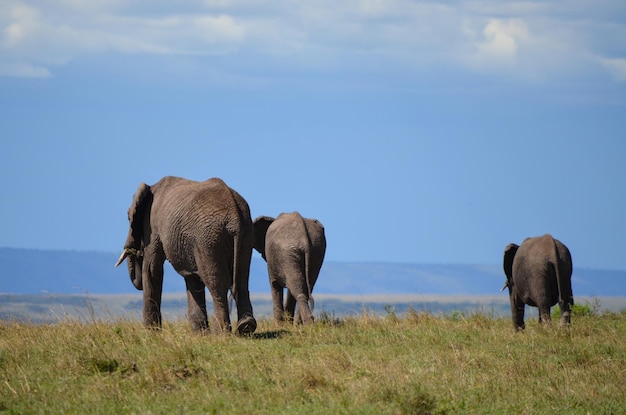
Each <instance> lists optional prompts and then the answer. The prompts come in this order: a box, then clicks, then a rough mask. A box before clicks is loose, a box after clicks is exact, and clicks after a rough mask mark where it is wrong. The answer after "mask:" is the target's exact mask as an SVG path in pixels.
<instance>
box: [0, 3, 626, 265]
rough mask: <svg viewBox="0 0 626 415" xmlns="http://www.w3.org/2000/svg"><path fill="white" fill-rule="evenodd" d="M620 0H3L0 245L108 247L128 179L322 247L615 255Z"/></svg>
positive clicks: (624, 84) (621, 122)
mask: <svg viewBox="0 0 626 415" xmlns="http://www.w3.org/2000/svg"><path fill="white" fill-rule="evenodd" d="M625 39H626V3H624V2H623V1H621V0H616V1H611V0H606V1H603V0H599V1H591V0H589V1H587V0H578V1H576V0H572V1H558V2H557V1H520V2H515V1H456V2H455V1H451V2H436V1H392V0H378V1H376V0H363V1H357V0H345V1H315V2H295V1H282V0H272V1H264V0H247V1H238V0H232V1H230V0H214V1H213V0H206V1H179V2H170V1H133V2H130V1H127V0H109V1H100V0H93V1H88V2H87V1H76V0H58V1H14V0H5V1H3V2H1V3H0V180H2V182H1V186H2V193H3V201H4V203H2V204H1V205H0V206H1V207H0V226H1V227H0V229H1V231H0V246H3V247H26V248H41V249H75V250H98V251H111V252H117V251H119V250H120V249H121V247H122V244H123V242H124V239H125V237H126V232H127V221H126V210H127V208H128V206H129V204H130V201H131V199H132V194H133V193H134V191H135V189H136V188H137V185H138V184H139V183H140V182H142V181H143V182H146V183H154V182H156V181H158V180H159V179H160V178H161V177H162V176H165V175H177V176H183V177H187V178H191V179H195V180H204V179H206V178H209V177H216V176H217V177H222V178H223V179H224V180H225V181H226V182H227V183H228V184H230V185H231V187H233V188H235V189H236V190H238V191H239V192H240V193H241V194H242V195H243V196H244V197H245V198H246V199H247V201H248V203H249V204H250V207H251V210H252V215H253V217H254V216H258V215H277V214H278V213H280V212H283V211H293V210H298V211H300V212H301V213H303V214H304V215H305V216H309V217H316V218H318V219H320V220H321V221H322V222H323V223H324V225H325V226H326V231H327V238H328V252H327V259H328V260H336V261H389V262H431V263H432V262H434V263H442V262H448V263H488V264H497V263H500V262H501V258H502V251H503V248H504V246H505V245H506V244H507V243H509V242H518V243H519V242H521V241H522V240H523V239H524V238H525V237H527V236H534V235H540V234H543V233H547V232H549V233H552V234H553V235H554V236H556V237H557V238H559V239H561V240H562V241H563V242H565V243H566V244H567V245H568V246H569V247H570V249H571V251H572V254H573V257H574V265H575V266H577V265H578V266H585V267H599V268H611V269H626V256H625V255H624V252H626V238H624V235H625V234H626V219H625V216H624V212H626V185H625V183H626V166H625V163H624V161H625V160H626V42H625V41H624V40H625Z"/></svg>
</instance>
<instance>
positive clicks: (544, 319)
mask: <svg viewBox="0 0 626 415" xmlns="http://www.w3.org/2000/svg"><path fill="white" fill-rule="evenodd" d="M539 323H540V324H541V323H545V324H550V323H552V316H551V315H550V307H549V306H545V305H544V306H539Z"/></svg>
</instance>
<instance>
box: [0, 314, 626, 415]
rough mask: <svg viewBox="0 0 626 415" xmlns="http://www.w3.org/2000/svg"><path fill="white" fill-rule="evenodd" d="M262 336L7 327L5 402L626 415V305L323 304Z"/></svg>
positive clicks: (20, 407)
mask: <svg viewBox="0 0 626 415" xmlns="http://www.w3.org/2000/svg"><path fill="white" fill-rule="evenodd" d="M319 320H320V321H318V322H316V323H315V324H314V325H312V326H309V327H304V328H302V327H300V328H294V327H292V326H286V325H277V324H275V323H274V322H272V321H270V320H261V321H260V322H259V328H258V330H257V333H255V335H254V336H252V337H237V336H234V335H210V336H204V337H202V336H196V335H192V334H191V333H190V331H189V328H188V325H187V323H186V322H185V321H178V322H170V323H166V325H165V326H164V328H163V330H162V331H161V332H154V331H148V330H145V329H144V328H143V327H141V325H140V324H139V323H137V322H134V321H124V320H119V321H115V322H93V323H85V322H82V323H78V322H72V321H67V322H63V323H58V324H52V325H30V324H19V323H6V322H5V323H2V324H1V325H0V412H2V413H24V414H25V413H28V414H32V413H46V414H51V413H52V414H55V413H63V414H66V413H81V414H82V413H90V414H97V413H128V414H132V413H137V414H143V413H152V414H172V413H185V414H186V413H198V414H200V413H203V414H204V413H242V414H249V413H260V414H266V413H267V414H269V413H272V414H274V413H290V414H291V413H303V414H304V413H306V414H316V413H319V414H322V413H324V414H328V413H333V414H370V413H371V414H411V413H412V414H427V413H429V414H444V413H447V414H458V413H468V414H471V413H476V414H484V413H490V414H515V413H520V414H522V413H524V414H526V413H568V414H587V413H594V414H595V413H599V414H603V413H607V414H608V413H615V414H617V413H626V400H624V398H623V397H624V396H626V344H625V343H624V338H626V314H624V313H610V314H602V315H589V316H578V317H576V318H574V320H573V324H572V326H571V328H560V327H558V325H556V324H555V325H552V326H539V325H538V324H537V323H536V322H535V321H529V322H528V324H527V326H528V327H527V329H526V332H524V333H516V332H514V331H513V329H512V324H511V322H510V319H508V318H496V317H491V316H487V315H483V314H473V315H463V314H454V315H452V316H449V317H437V316H433V315H431V314H426V313H418V312H413V311H409V312H408V313H406V314H403V315H401V316H397V315H395V314H394V313H393V312H391V313H389V314H388V315H386V316H384V317H380V316H376V315H371V314H367V313H364V314H363V315H361V316H358V317H354V318H352V317H350V318H330V317H329V316H324V318H322V319H319Z"/></svg>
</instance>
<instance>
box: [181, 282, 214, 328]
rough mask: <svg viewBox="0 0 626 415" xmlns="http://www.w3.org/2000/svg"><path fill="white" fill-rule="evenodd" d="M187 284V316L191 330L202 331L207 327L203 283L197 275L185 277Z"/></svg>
mask: <svg viewBox="0 0 626 415" xmlns="http://www.w3.org/2000/svg"><path fill="white" fill-rule="evenodd" d="M185 284H186V286H187V317H188V318H189V323H190V324H191V330H192V331H194V332H200V333H204V332H206V331H208V329H209V322H208V318H207V311H206V293H205V286H204V283H203V282H202V281H201V280H200V277H198V276H197V275H191V276H187V277H185Z"/></svg>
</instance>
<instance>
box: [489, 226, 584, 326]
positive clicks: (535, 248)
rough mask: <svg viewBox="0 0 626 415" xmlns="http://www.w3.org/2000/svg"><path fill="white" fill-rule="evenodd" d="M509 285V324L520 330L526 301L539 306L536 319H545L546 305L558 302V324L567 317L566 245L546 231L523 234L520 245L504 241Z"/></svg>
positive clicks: (569, 274)
mask: <svg viewBox="0 0 626 415" xmlns="http://www.w3.org/2000/svg"><path fill="white" fill-rule="evenodd" d="M503 268H504V273H505V275H506V282H505V284H504V286H503V287H502V290H501V291H504V289H505V288H507V287H508V289H509V300H510V302H511V314H512V317H513V326H514V327H515V328H516V329H517V330H524V328H525V327H526V325H525V324H524V307H525V305H526V304H528V305H529V306H533V307H538V308H539V322H540V323H542V322H544V323H549V322H550V321H551V318H550V308H551V307H552V306H553V305H555V304H557V303H558V304H559V307H560V309H561V324H563V325H567V324H570V321H571V310H570V306H571V305H573V304H574V296H573V294H572V281H571V278H572V256H571V254H570V251H569V249H567V247H566V246H565V245H564V244H563V243H562V242H561V241H559V240H557V239H555V238H553V237H552V236H551V235H549V234H545V235H543V236H538V237H533V238H526V239H525V240H524V242H522V245H521V246H518V245H516V244H513V243H511V244H508V245H507V246H506V248H505V249H504V261H503Z"/></svg>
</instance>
